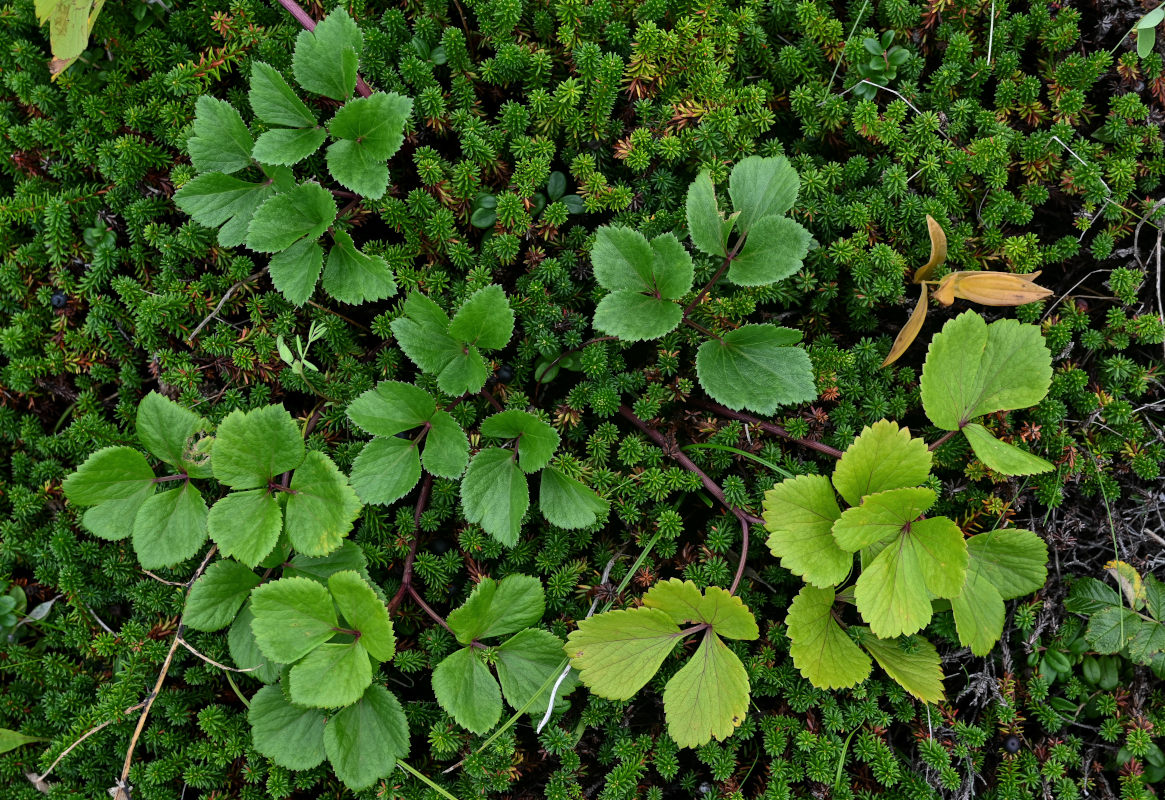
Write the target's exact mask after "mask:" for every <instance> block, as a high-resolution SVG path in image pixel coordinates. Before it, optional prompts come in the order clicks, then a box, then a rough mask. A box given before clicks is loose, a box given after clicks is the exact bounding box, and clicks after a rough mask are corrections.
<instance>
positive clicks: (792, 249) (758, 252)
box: [727, 217, 813, 286]
mask: <svg viewBox="0 0 1165 800" xmlns="http://www.w3.org/2000/svg"><path fill="white" fill-rule="evenodd" d="M812 238H813V237H812V236H811V235H810V233H809V231H807V230H805V228H804V227H802V226H801V225H800V224H798V223H796V222H794V221H793V220H791V219H789V218H788V217H762V218H761V219H758V220H757V221H756V223H755V224H754V225H753V226H752V230H751V231H749V232H748V237H747V238H746V239H745V240H744V246H743V247H741V249H740V252H739V253H737V255H736V257H735V258H734V259H732V264H731V265H730V266H729V267H728V274H727V278H728V280H730V281H731V282H732V283H735V284H736V285H737V286H767V285H769V284H770V283H776V282H777V281H779V280H784V279H785V278H787V277H789V276H790V275H792V274H793V273H795V272H796V271H797V270H799V269H801V265H802V263H803V262H804V261H805V256H806V254H807V253H808V252H809V241H810V240H811V239H812Z"/></svg>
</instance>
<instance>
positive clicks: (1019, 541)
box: [967, 529, 1048, 600]
mask: <svg viewBox="0 0 1165 800" xmlns="http://www.w3.org/2000/svg"><path fill="white" fill-rule="evenodd" d="M967 554H968V556H969V557H970V559H971V565H974V566H977V567H978V568H979V569H980V570H981V571H982V572H983V575H984V577H985V578H986V579H987V580H988V581H989V582H990V583H991V585H992V586H994V587H995V588H996V590H998V592H999V595H1000V596H1001V597H1002V598H1003V599H1004V600H1011V599H1013V598H1016V597H1023V596H1024V595H1028V594H1031V593H1032V592H1035V591H1039V589H1041V588H1042V587H1043V585H1044V582H1045V581H1046V580H1047V579H1048V569H1047V564H1048V546H1047V545H1046V544H1044V540H1043V539H1041V538H1040V537H1039V536H1037V535H1036V534H1034V533H1032V532H1031V531H1024V530H1016V529H1007V530H1000V531H988V532H987V533H980V534H979V535H977V536H972V537H971V538H969V539H967ZM968 568H970V567H968Z"/></svg>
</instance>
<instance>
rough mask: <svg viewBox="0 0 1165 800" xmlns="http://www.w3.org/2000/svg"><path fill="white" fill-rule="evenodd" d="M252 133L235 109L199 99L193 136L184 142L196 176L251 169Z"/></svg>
mask: <svg viewBox="0 0 1165 800" xmlns="http://www.w3.org/2000/svg"><path fill="white" fill-rule="evenodd" d="M254 141H255V140H254V138H252V136H251V132H250V131H249V130H247V125H246V123H245V122H243V118H242V116H241V115H240V114H239V112H238V111H236V110H235V107H234V106H232V105H231V104H230V103H228V102H226V101H225V100H219V99H217V98H214V97H211V96H210V95H205V94H204V95H200V96H199V98H198V102H196V103H195V104H194V135H193V136H191V137H190V139H189V140H188V141H187V142H186V150H187V152H189V153H190V163H191V164H193V165H194V168H195V169H196V170H198V171H199V172H222V173H225V174H228V175H229V174H230V173H232V172H238V171H239V170H241V169H245V168H246V167H249V166H251V145H252V144H253V143H254Z"/></svg>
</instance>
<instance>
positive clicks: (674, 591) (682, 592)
mask: <svg viewBox="0 0 1165 800" xmlns="http://www.w3.org/2000/svg"><path fill="white" fill-rule="evenodd" d="M703 600H704V595H703V594H702V593H701V592H700V587H698V586H696V584H695V583H693V582H692V581H682V580H680V579H679V578H668V579H667V580H665V581H659V582H658V583H656V584H655V585H654V586H652V587H651V589H649V590H648V592H647V594H645V595H643V605H644V606H646V607H647V608H658V609H659V610H660V611H662V612H663V613H665V614H667V615H668V616H669V617H671V620H672V622H674V623H676V624H677V625H685V624H687V623H690V622H704V621H705V620H704V619H703V618H702V615H701V612H700V603H701V602H703Z"/></svg>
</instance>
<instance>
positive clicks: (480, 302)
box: [449, 284, 514, 350]
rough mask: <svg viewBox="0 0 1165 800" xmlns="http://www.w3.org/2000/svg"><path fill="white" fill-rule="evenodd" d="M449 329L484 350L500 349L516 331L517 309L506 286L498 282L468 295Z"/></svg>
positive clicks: (456, 335) (462, 339) (455, 335)
mask: <svg viewBox="0 0 1165 800" xmlns="http://www.w3.org/2000/svg"><path fill="white" fill-rule="evenodd" d="M449 333H451V334H452V335H453V336H454V337H455V338H457V339H459V340H461V341H462V342H464V343H465V344H472V345H476V346H477V347H480V348H482V349H483V350H500V349H501V348H503V347H505V346H506V345H507V344H509V343H510V337H511V336H513V334H514V312H513V311H512V310H511V309H510V301H509V299H508V298H507V297H506V293H505V290H503V289H502V287H500V286H498V285H496V284H490V285H489V286H485V287H482V288H481V289H478V290H477V291H476V292H474V293H473V294H472V295H470V296H469V299H467V300H466V301H465V302H464V303H462V304H461V308H459V309H457V313H456V314H454V315H453V321H452V322H450V323H449Z"/></svg>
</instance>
